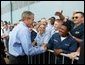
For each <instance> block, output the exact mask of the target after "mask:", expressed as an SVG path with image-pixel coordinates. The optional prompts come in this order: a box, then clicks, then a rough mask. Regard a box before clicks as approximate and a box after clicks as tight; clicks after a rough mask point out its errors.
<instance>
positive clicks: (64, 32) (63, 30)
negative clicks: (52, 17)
mask: <svg viewBox="0 0 85 65" xmlns="http://www.w3.org/2000/svg"><path fill="white" fill-rule="evenodd" d="M68 32H69V31H68V29H67V27H66V26H64V25H61V27H60V28H59V34H60V35H61V36H63V37H65V36H67V34H68Z"/></svg>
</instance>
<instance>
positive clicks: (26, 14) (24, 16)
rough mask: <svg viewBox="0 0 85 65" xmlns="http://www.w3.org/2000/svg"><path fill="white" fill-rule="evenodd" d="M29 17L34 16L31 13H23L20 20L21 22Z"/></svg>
mask: <svg viewBox="0 0 85 65" xmlns="http://www.w3.org/2000/svg"><path fill="white" fill-rule="evenodd" d="M30 15H34V13H32V12H31V11H24V12H23V13H22V15H21V18H22V20H24V18H27V17H29V16H30Z"/></svg>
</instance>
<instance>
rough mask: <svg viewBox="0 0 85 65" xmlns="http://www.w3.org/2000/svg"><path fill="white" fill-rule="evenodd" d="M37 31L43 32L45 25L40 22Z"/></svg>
mask: <svg viewBox="0 0 85 65" xmlns="http://www.w3.org/2000/svg"><path fill="white" fill-rule="evenodd" d="M38 31H39V32H40V34H43V33H44V32H45V25H43V24H40V25H39V27H38Z"/></svg>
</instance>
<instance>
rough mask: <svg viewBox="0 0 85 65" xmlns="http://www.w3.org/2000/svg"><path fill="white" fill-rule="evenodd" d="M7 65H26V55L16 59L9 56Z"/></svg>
mask: <svg viewBox="0 0 85 65" xmlns="http://www.w3.org/2000/svg"><path fill="white" fill-rule="evenodd" d="M9 64H28V57H27V56H26V55H25V56H18V57H15V56H13V55H9Z"/></svg>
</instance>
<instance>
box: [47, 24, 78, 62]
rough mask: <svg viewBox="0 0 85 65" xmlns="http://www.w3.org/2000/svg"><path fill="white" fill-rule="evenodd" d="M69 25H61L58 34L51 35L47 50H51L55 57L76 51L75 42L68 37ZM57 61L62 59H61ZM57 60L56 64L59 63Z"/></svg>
mask: <svg viewBox="0 0 85 65" xmlns="http://www.w3.org/2000/svg"><path fill="white" fill-rule="evenodd" d="M69 31H70V25H69V24H68V23H63V24H62V25H61V27H60V28H59V33H55V34H53V36H52V37H51V39H50V40H49V42H48V48H50V49H53V50H54V52H55V55H60V53H71V52H74V51H76V50H77V42H76V40H75V39H73V38H72V36H70V35H69ZM59 59H62V58H61V57H60V58H59ZM60 61H61V60H58V62H57V63H61V62H60Z"/></svg>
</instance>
